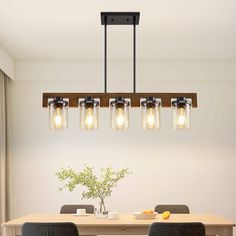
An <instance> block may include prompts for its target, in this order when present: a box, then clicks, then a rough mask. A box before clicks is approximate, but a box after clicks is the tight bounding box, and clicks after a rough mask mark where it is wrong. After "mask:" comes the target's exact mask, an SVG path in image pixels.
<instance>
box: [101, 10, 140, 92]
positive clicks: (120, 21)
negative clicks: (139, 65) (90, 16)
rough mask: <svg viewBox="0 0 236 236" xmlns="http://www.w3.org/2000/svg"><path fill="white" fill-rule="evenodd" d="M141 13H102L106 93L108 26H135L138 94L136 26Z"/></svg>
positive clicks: (134, 55)
mask: <svg viewBox="0 0 236 236" xmlns="http://www.w3.org/2000/svg"><path fill="white" fill-rule="evenodd" d="M139 18H140V13H139V12H101V23H102V25H104V92H105V93H107V25H133V93H136V25H138V24H139Z"/></svg>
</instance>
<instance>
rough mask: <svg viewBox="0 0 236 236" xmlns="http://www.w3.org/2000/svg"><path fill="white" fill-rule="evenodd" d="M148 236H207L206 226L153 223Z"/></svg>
mask: <svg viewBox="0 0 236 236" xmlns="http://www.w3.org/2000/svg"><path fill="white" fill-rule="evenodd" d="M148 236H206V232H205V226H204V225H203V224H202V223H200V222H193V223H190V222H189V223H160V222H155V223H152V224H151V226H150V228H149V232H148Z"/></svg>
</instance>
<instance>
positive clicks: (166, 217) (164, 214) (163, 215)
mask: <svg viewBox="0 0 236 236" xmlns="http://www.w3.org/2000/svg"><path fill="white" fill-rule="evenodd" d="M169 217H170V212H169V211H165V212H163V213H162V218H163V219H168V218H169Z"/></svg>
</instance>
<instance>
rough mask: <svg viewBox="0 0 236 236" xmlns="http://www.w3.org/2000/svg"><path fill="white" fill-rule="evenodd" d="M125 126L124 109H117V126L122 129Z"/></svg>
mask: <svg viewBox="0 0 236 236" xmlns="http://www.w3.org/2000/svg"><path fill="white" fill-rule="evenodd" d="M124 125H125V114H124V109H123V108H117V109H116V126H117V127H118V128H122V127H123V126H124Z"/></svg>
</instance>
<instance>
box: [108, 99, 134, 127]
mask: <svg viewBox="0 0 236 236" xmlns="http://www.w3.org/2000/svg"><path fill="white" fill-rule="evenodd" d="M129 107H130V102H129V101H127V99H125V98H123V97H118V98H115V100H113V101H111V102H110V122H111V128H112V129H113V130H127V129H128V128H129Z"/></svg>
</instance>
